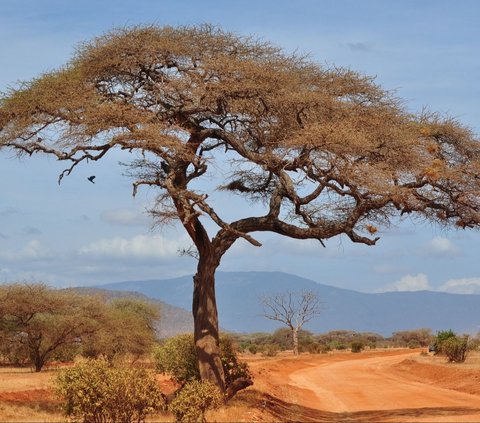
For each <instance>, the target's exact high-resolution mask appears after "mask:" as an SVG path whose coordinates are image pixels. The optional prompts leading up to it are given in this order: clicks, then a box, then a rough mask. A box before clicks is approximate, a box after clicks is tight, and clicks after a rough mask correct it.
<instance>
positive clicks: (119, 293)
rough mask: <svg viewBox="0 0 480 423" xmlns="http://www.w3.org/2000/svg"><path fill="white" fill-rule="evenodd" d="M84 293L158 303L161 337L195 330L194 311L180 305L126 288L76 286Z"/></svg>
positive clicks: (158, 326)
mask: <svg viewBox="0 0 480 423" xmlns="http://www.w3.org/2000/svg"><path fill="white" fill-rule="evenodd" d="M75 290H76V291H78V292H80V293H83V294H100V295H102V296H105V297H106V298H107V299H113V298H124V297H133V298H139V299H142V300H145V301H149V302H152V303H154V304H158V305H159V307H160V321H159V322H158V323H157V325H156V327H155V329H156V331H157V335H158V337H159V338H168V337H170V336H174V335H178V334H179V333H186V332H193V318H192V313H190V312H188V311H187V310H184V309H183V308H180V307H175V306H173V305H170V304H167V303H165V302H163V301H160V300H158V299H155V298H154V297H150V296H147V295H145V294H142V293H139V292H132V291H128V290H127V291H126V290H111V289H101V288H94V287H85V288H83V287H80V288H75Z"/></svg>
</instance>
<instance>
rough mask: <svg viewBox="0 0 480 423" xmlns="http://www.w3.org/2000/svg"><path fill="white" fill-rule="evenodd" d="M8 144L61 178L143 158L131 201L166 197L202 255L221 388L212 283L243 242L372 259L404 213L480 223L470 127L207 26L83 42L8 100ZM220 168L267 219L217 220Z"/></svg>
mask: <svg viewBox="0 0 480 423" xmlns="http://www.w3.org/2000/svg"><path fill="white" fill-rule="evenodd" d="M0 145H1V146H3V147H6V148H13V149H15V150H16V151H19V152H21V153H25V154H30V155H31V154H34V153H46V154H51V155H54V156H56V157H57V158H58V159H59V160H63V161H66V162H69V165H68V167H67V168H66V169H65V171H64V172H63V173H62V174H61V175H60V179H61V178H62V177H64V176H65V175H68V174H70V173H71V172H72V171H73V170H74V168H75V167H76V166H78V165H79V164H80V163H83V162H88V161H96V160H100V159H102V158H103V157H104V156H105V155H106V154H107V153H108V152H109V151H110V150H112V149H115V148H120V149H123V150H127V151H130V152H132V153H135V155H134V156H133V158H132V161H131V163H130V166H131V167H130V174H131V175H132V177H133V178H134V182H133V193H134V194H135V193H136V192H137V190H138V189H139V187H141V186H151V187H156V188H158V189H159V194H158V198H157V201H156V202H155V204H154V205H153V207H152V213H153V214H154V215H155V216H156V217H157V218H158V219H159V220H160V221H164V220H170V219H178V220H179V221H180V222H181V224H182V225H183V226H184V227H185V229H186V231H187V233H188V234H189V236H190V237H191V239H192V242H193V243H194V245H195V247H196V249H197V250H198V255H199V264H198V268H197V275H196V276H195V279H194V303H193V312H194V320H195V334H196V335H195V336H196V342H197V350H198V351H197V352H198V355H199V359H200V362H201V366H200V371H201V374H202V378H204V379H210V380H216V383H217V384H218V385H219V386H220V387H221V388H222V389H223V386H222V385H223V382H222V380H223V376H222V371H221V363H220V359H219V356H218V319H217V311H216V302H215V290H214V273H215V269H216V268H217V267H218V265H219V263H220V260H221V257H222V256H223V254H224V253H225V252H226V251H227V250H228V249H229V248H230V246H231V245H232V244H233V243H234V242H235V241H236V240H237V239H239V238H244V239H245V240H247V241H248V242H250V243H251V244H253V245H255V246H260V242H259V241H258V240H256V239H255V238H254V235H253V233H254V232H262V231H271V232H275V233H277V234H280V235H285V236H289V237H292V238H296V239H316V240H318V241H320V242H321V243H323V242H324V240H327V239H329V238H332V237H335V236H337V235H341V234H344V235H346V236H348V237H349V238H350V239H351V240H352V241H353V242H359V243H363V244H367V245H373V244H375V243H376V242H377V240H378V230H379V227H381V226H383V225H385V226H387V225H388V224H389V222H390V221H391V219H392V217H394V216H397V215H404V214H413V215H416V216H419V217H422V218H425V219H427V220H429V221H433V222H438V223H441V224H446V225H448V224H452V225H456V226H457V227H461V228H466V227H478V225H479V224H480V213H479V207H480V177H479V174H480V160H479V157H480V148H479V143H478V140H477V139H476V138H475V135H474V134H473V133H472V132H471V131H470V130H469V129H468V128H466V127H464V126H463V125H461V124H460V123H458V122H457V121H455V120H454V119H450V118H443V117H441V116H440V115H437V114H435V113H426V112H423V113H420V114H412V113H410V112H408V111H407V110H406V109H405V108H404V107H403V106H402V103H401V101H400V100H399V99H397V98H396V97H395V96H393V95H392V94H391V93H389V92H387V91H385V90H383V89H382V88H381V87H379V86H378V85H376V84H375V83H374V81H373V80H372V78H369V77H366V76H363V75H361V74H359V73H356V72H354V71H352V70H349V69H341V68H326V67H322V66H320V65H318V64H316V63H314V62H312V61H311V60H309V59H308V58H306V57H302V56H299V55H296V54H286V53H284V52H283V51H282V50H281V49H279V48H277V47H275V46H273V45H272V44H270V43H268V42H263V41H258V40H256V39H255V38H252V37H242V36H237V35H235V34H232V33H229V32H226V31H223V30H220V29H218V28H215V27H212V26H209V25H204V26H198V27H179V28H172V27H156V26H147V27H133V28H125V29H118V30H113V31H111V32H109V33H107V34H105V35H103V36H100V37H98V38H95V39H93V40H91V41H89V42H85V43H84V44H82V45H80V46H79V47H78V49H77V51H76V54H75V55H74V56H73V57H72V59H71V60H70V61H69V62H68V63H67V64H66V65H65V66H64V67H62V68H60V69H58V70H55V71H52V72H48V73H45V74H44V75H41V76H39V77H38V78H36V79H34V80H32V81H28V82H25V83H23V84H21V85H20V86H18V87H17V88H12V89H10V90H9V91H7V93H5V94H4V95H3V96H2V97H1V99H0ZM219 161H221V162H224V163H225V162H227V163H228V168H229V173H228V174H225V175H222V177H221V178H220V180H216V182H217V188H218V189H221V190H226V191H229V192H231V193H234V194H237V195H239V196H242V197H244V198H246V199H247V200H249V201H253V202H255V203H258V204H260V205H262V206H263V210H264V213H263V214H260V215H257V216H246V217H243V218H240V219H238V220H235V221H228V220H227V219H226V218H225V217H224V215H223V213H222V211H221V210H216V206H215V207H214V206H213V204H212V202H211V198H210V197H209V193H208V192H204V190H203V189H200V188H199V184H197V183H196V181H197V180H202V179H206V180H209V178H211V176H212V175H214V170H215V166H216V163H218V162H219ZM217 179H218V178H217ZM206 219H210V220H211V221H213V222H214V223H215V224H216V225H217V227H218V231H217V232H216V233H212V234H210V233H209V232H208V231H207V229H206V226H205V222H206ZM207 362H208V363H207ZM202 363H203V364H202Z"/></svg>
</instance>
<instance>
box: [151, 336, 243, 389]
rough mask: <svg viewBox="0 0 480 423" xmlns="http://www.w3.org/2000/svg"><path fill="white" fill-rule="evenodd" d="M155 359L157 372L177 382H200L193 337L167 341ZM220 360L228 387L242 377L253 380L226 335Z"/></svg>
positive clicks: (222, 339)
mask: <svg viewBox="0 0 480 423" xmlns="http://www.w3.org/2000/svg"><path fill="white" fill-rule="evenodd" d="M154 357H155V363H156V368H157V370H158V371H159V372H161V373H168V374H169V375H171V377H172V379H173V380H175V381H176V382H179V383H187V382H189V381H193V380H200V372H199V370H198V361H197V353H196V351H195V343H194V341H193V335H191V334H184V335H178V336H175V337H173V338H169V339H167V340H166V341H165V344H164V345H162V346H160V347H158V348H156V350H155V353H154ZM220 359H221V361H222V367H223V372H224V375H225V383H226V386H229V385H231V384H232V382H233V381H234V380H236V379H239V378H241V377H243V378H247V379H249V378H251V375H250V372H249V370H248V366H247V364H246V363H240V362H239V361H238V358H237V354H236V351H235V347H234V344H233V341H232V340H231V339H230V338H229V337H228V336H225V335H223V336H221V337H220Z"/></svg>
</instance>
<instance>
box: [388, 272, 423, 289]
mask: <svg viewBox="0 0 480 423" xmlns="http://www.w3.org/2000/svg"><path fill="white" fill-rule="evenodd" d="M431 289H432V287H431V286H430V284H429V282H428V277H427V275H425V274H424V273H419V274H418V275H415V276H412V275H406V276H404V277H403V278H401V279H400V280H398V281H397V282H394V283H392V284H390V285H387V286H386V287H385V288H384V289H382V292H389V291H426V290H431Z"/></svg>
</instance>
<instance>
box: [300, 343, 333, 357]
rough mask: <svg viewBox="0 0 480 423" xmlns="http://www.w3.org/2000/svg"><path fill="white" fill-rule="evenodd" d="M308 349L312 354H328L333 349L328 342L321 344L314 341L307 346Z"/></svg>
mask: <svg viewBox="0 0 480 423" xmlns="http://www.w3.org/2000/svg"><path fill="white" fill-rule="evenodd" d="M306 351H307V352H309V353H311V354H326V353H327V352H328V351H331V348H330V346H329V345H327V344H321V343H320V342H313V343H311V344H308V345H307V346H306Z"/></svg>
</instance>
